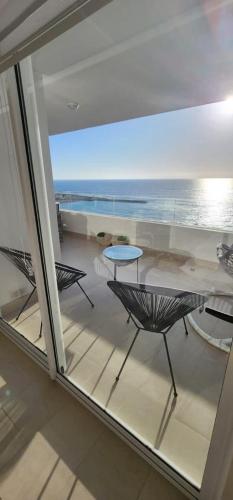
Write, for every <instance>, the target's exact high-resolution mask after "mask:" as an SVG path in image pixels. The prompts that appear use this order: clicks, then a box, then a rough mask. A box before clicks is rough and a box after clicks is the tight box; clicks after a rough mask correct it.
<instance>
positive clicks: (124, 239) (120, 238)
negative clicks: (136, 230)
mask: <svg viewBox="0 0 233 500" xmlns="http://www.w3.org/2000/svg"><path fill="white" fill-rule="evenodd" d="M113 244H114V245H128V244H129V238H128V236H125V235H123V234H119V235H116V236H114V237H113Z"/></svg>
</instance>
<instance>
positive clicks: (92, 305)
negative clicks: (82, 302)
mask: <svg viewBox="0 0 233 500" xmlns="http://www.w3.org/2000/svg"><path fill="white" fill-rule="evenodd" d="M76 283H77V285H78V286H79V288H81V290H82V292H83V293H84V295H85V296H86V298H87V300H88V302H90V304H91V307H94V304H93V302H92V301H91V299H90V297H88V295H87V293H86V292H85V290H84V289H83V287H82V286H81V285H80V283H79V281H76Z"/></svg>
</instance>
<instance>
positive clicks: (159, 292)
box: [108, 281, 208, 397]
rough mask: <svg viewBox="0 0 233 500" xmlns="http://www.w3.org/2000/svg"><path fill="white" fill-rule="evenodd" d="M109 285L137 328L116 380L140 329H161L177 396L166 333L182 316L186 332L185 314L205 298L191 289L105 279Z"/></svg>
mask: <svg viewBox="0 0 233 500" xmlns="http://www.w3.org/2000/svg"><path fill="white" fill-rule="evenodd" d="M108 286H109V288H111V290H112V291H113V292H114V293H115V295H117V297H118V298H119V299H120V301H121V302H122V304H123V306H124V307H125V309H126V311H127V313H128V314H129V317H128V321H129V319H130V318H131V319H132V321H133V322H134V324H135V326H136V328H137V331H136V334H135V336H134V338H133V341H132V343H131V345H130V347H129V349H128V352H127V354H126V356H125V359H124V361H123V363H122V365H121V368H120V371H119V373H118V375H117V377H116V380H117V381H118V380H119V378H120V375H121V372H122V370H123V368H124V366H125V363H126V361H127V359H128V356H129V354H130V351H131V349H132V347H133V345H134V343H135V340H136V338H137V336H138V334H139V332H140V330H145V331H149V332H154V333H160V334H162V335H163V339H164V344H165V349H166V354H167V359H168V364H169V369H170V374H171V379H172V384H173V390H174V396H175V397H176V396H177V391H176V384H175V379H174V374H173V369H172V363H171V358H170V354H169V350H168V344H167V339H166V334H167V333H168V332H169V330H170V329H171V328H172V326H173V325H174V324H175V323H176V322H177V321H178V320H180V319H183V323H184V328H185V333H186V335H188V330H187V325H186V322H185V316H186V315H187V314H189V313H190V312H191V311H194V309H197V308H199V307H201V306H203V304H204V303H205V302H206V301H207V300H208V298H207V297H205V296H204V295H199V294H197V293H193V292H185V291H182V290H176V289H172V288H163V287H156V286H151V285H142V284H135V283H121V282H119V281H108Z"/></svg>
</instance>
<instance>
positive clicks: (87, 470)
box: [71, 430, 149, 500]
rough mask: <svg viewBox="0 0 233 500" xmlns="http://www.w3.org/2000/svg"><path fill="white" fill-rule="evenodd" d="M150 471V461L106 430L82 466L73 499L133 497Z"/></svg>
mask: <svg viewBox="0 0 233 500" xmlns="http://www.w3.org/2000/svg"><path fill="white" fill-rule="evenodd" d="M148 474H149V467H148V465H147V464H146V463H145V462H144V461H143V460H142V459H141V458H140V457H139V456H137V455H135V454H134V452H133V451H132V450H131V449H130V448H129V447H128V446H127V445H126V444H124V443H123V442H121V441H120V440H119V439H118V438H117V437H115V436H114V435H113V434H112V433H111V432H110V431H107V430H106V431H105V432H104V434H103V435H102V436H101V437H100V438H99V439H98V441H97V443H96V444H95V446H94V447H93V448H92V449H91V451H90V453H89V455H88V456H87V458H86V459H85V460H84V461H83V462H82V463H81V465H80V466H79V467H78V482H77V484H76V485H75V487H74V491H73V495H72V496H71V499H72V500H75V499H76V498H77V499H78V498H80V499H81V498H83V499H85V500H86V499H88V500H89V499H92V498H96V499H101V500H119V499H121V500H124V499H125V500H131V499H132V500H133V499H136V498H137V496H138V495H139V493H140V491H141V489H142V487H143V486H144V483H145V480H146V478H147V477H148ZM81 495H83V497H82V496H81Z"/></svg>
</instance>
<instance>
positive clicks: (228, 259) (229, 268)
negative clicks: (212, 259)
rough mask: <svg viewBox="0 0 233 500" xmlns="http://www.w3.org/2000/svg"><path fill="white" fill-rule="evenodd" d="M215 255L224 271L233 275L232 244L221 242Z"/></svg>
mask: <svg viewBox="0 0 233 500" xmlns="http://www.w3.org/2000/svg"><path fill="white" fill-rule="evenodd" d="M217 257H218V260H219V262H220V264H221V266H222V267H223V269H224V271H226V273H227V274H230V276H232V277H233V245H231V246H228V245H226V244H225V243H221V244H220V245H218V246H217Z"/></svg>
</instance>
